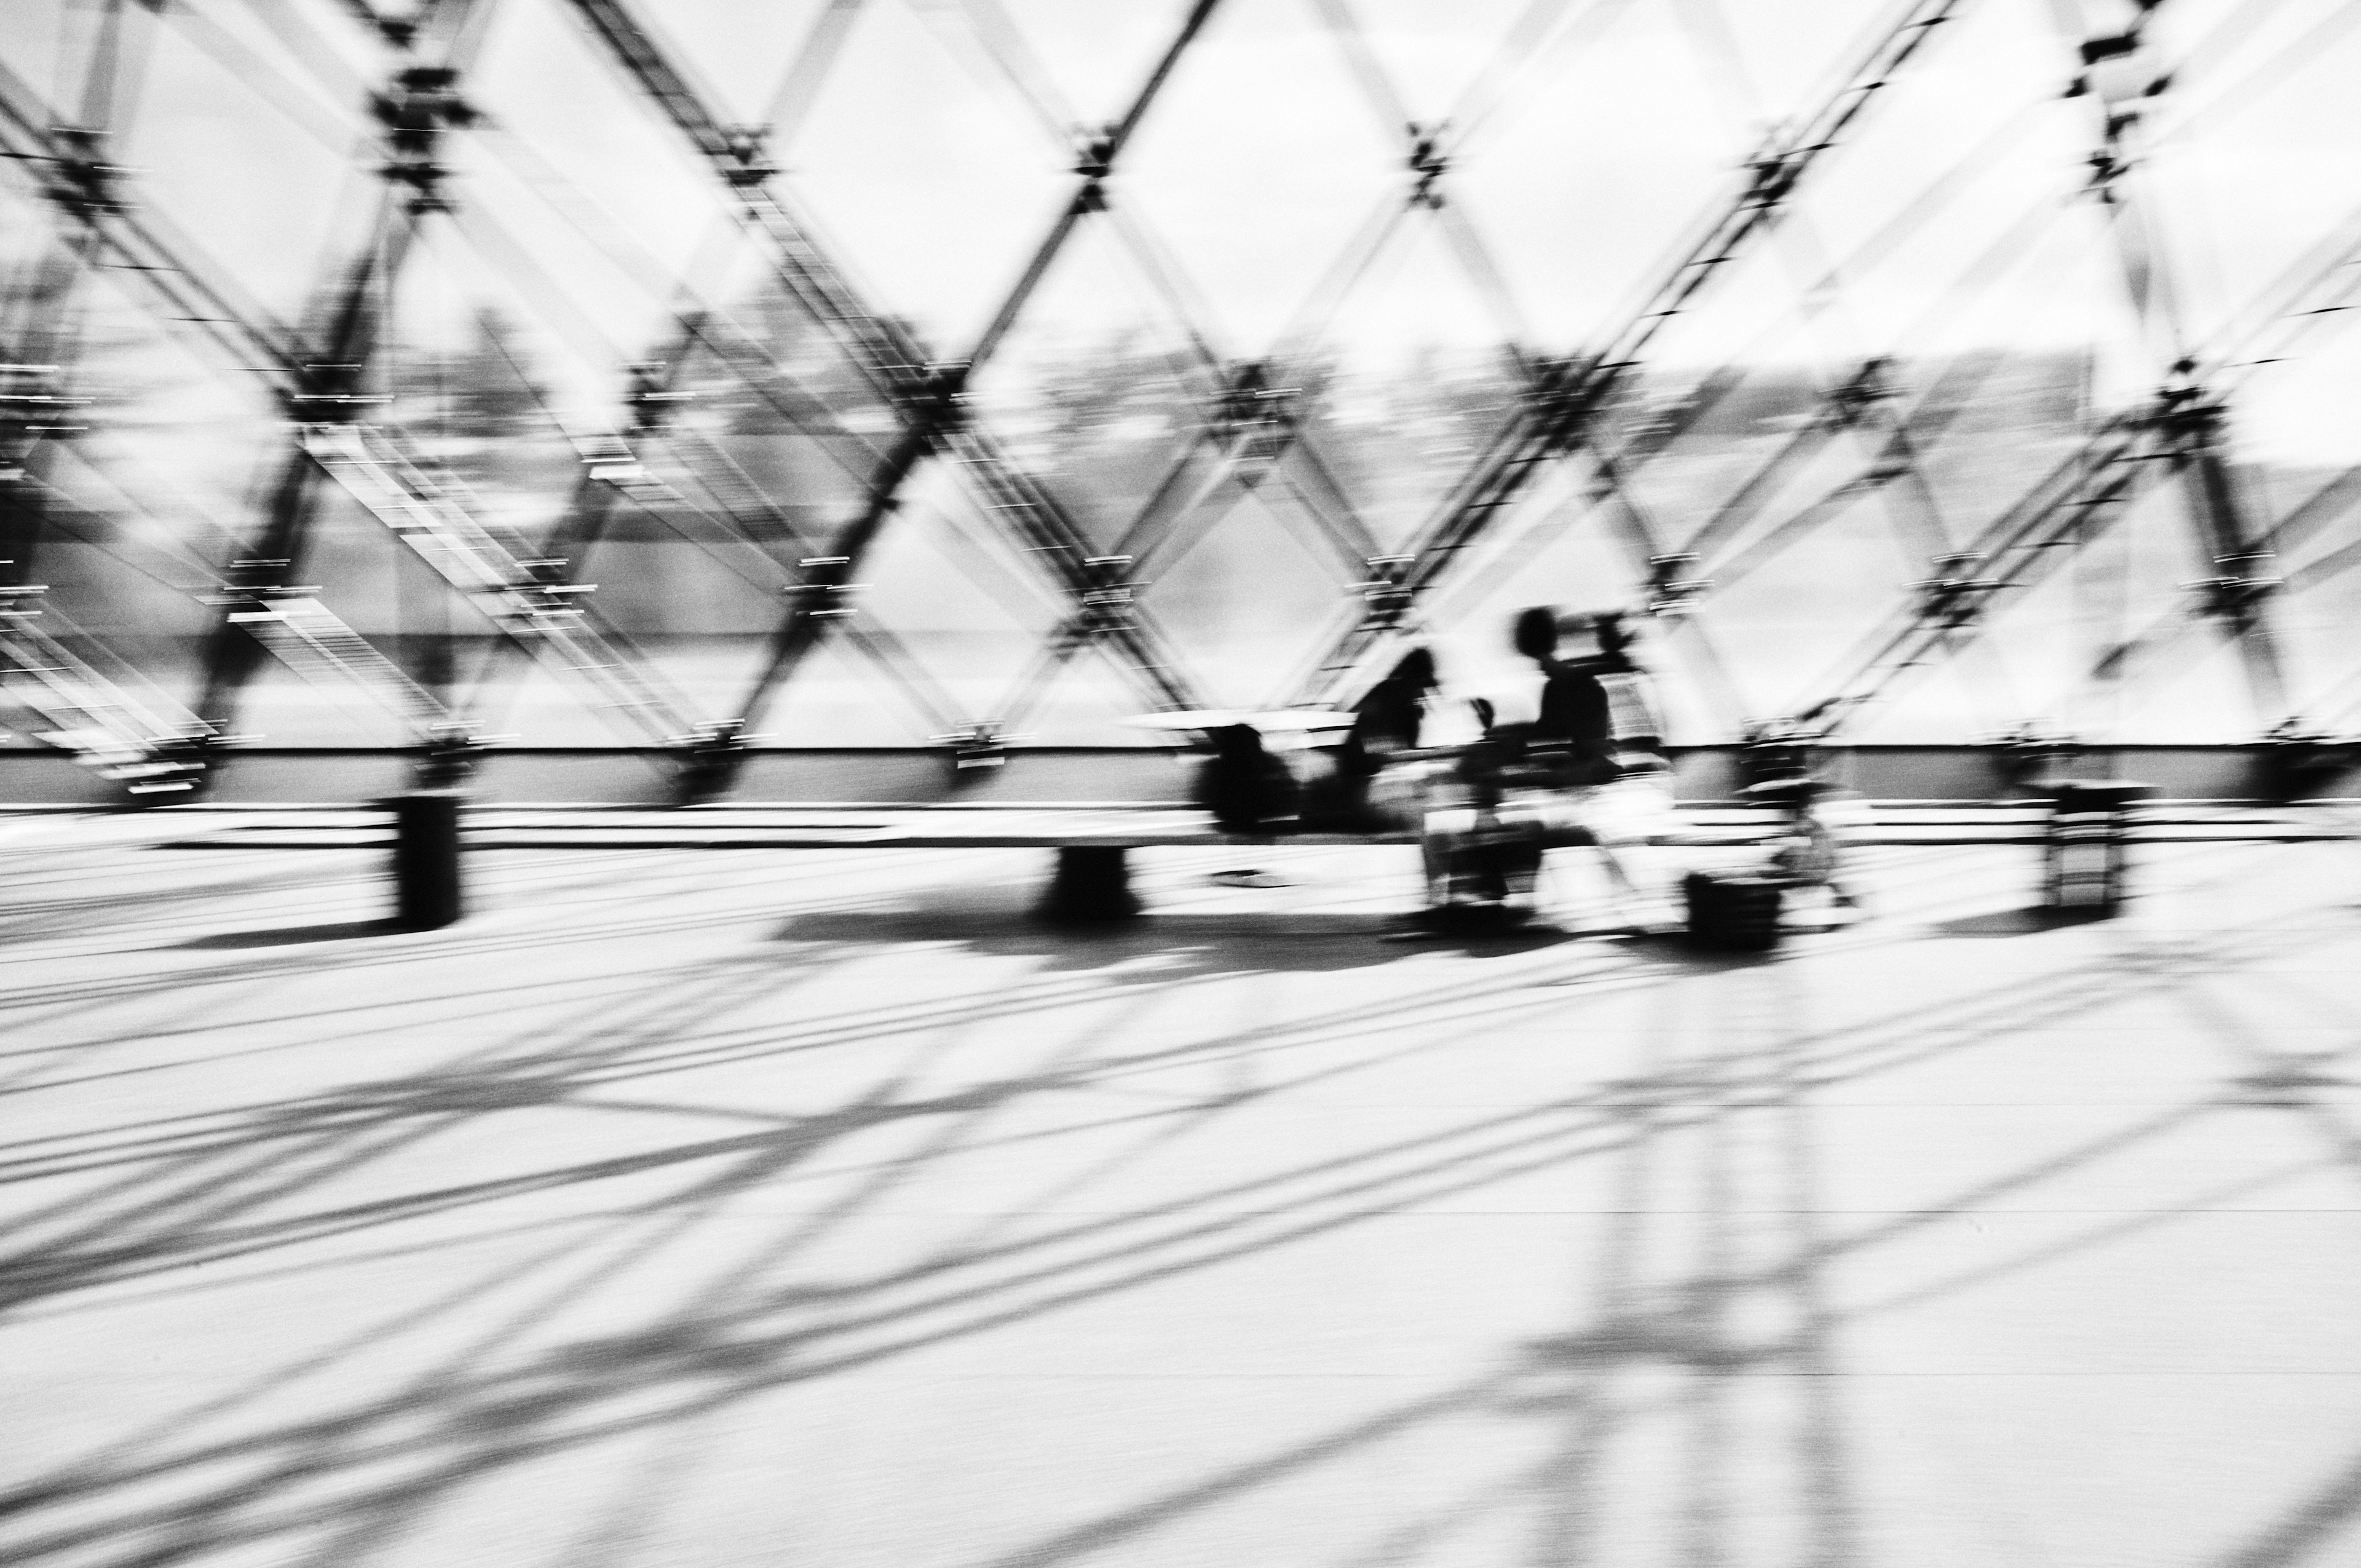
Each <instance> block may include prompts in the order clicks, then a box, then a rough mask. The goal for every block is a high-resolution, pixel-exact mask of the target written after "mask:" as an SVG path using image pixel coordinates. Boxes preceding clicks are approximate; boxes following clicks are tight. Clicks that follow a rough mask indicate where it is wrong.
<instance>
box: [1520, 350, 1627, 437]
mask: <svg viewBox="0 0 2361 1568" xmlns="http://www.w3.org/2000/svg"><path fill="white" fill-rule="evenodd" d="M1629 369H1631V366H1630V365H1629V364H1628V363H1625V364H1616V365H1609V364H1605V363H1602V362H1601V361H1599V360H1597V359H1590V358H1584V357H1572V358H1565V359H1544V360H1543V361H1541V362H1540V363H1538V364H1537V365H1536V366H1535V367H1533V377H1532V382H1531V383H1530V384H1529V385H1528V387H1527V389H1526V392H1525V400H1526V403H1527V406H1529V407H1530V408H1531V409H1532V412H1533V416H1534V418H1535V419H1536V420H1537V421H1538V422H1539V423H1540V424H1541V426H1542V429H1543V432H1544V433H1545V435H1546V448H1545V449H1546V450H1547V451H1548V452H1550V453H1552V454H1554V455H1563V454H1565V453H1566V452H1569V451H1571V450H1573V449H1574V447H1575V446H1576V445H1577V444H1580V442H1581V440H1582V437H1583V433H1584V432H1585V431H1586V430H1587V429H1588V428H1589V425H1590V421H1591V417H1592V416H1593V415H1594V414H1596V413H1597V412H1598V410H1599V409H1600V408H1601V407H1603V406H1604V405H1605V403H1606V401H1607V399H1608V396H1609V394H1610V393H1611V392H1613V391H1614V389H1615V386H1616V383H1617V382H1619V381H1620V380H1621V379H1622V378H1623V375H1624V373H1625V372H1626V371H1628V370H1629Z"/></svg>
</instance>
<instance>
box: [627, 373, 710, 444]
mask: <svg viewBox="0 0 2361 1568" xmlns="http://www.w3.org/2000/svg"><path fill="white" fill-rule="evenodd" d="M670 368H671V367H670V366H668V365H665V364H664V363H663V362H662V361H660V360H650V361H646V362H644V363H642V364H638V365H630V366H626V367H624V374H625V375H627V376H628V377H630V378H631V380H630V386H629V387H628V389H626V390H625V391H624V393H623V404H624V406H625V407H626V408H628V409H630V410H631V428H632V429H633V430H635V431H637V432H639V433H641V434H642V435H645V434H649V433H653V432H655V431H660V430H662V429H663V428H664V426H665V425H667V424H669V423H670V422H672V416H673V413H674V411H675V410H676V409H677V408H678V407H679V405H680V404H682V403H686V402H693V401H694V400H696V397H697V394H696V393H694V392H675V391H674V390H673V389H672V385H671V382H670V381H669V380H667V379H666V377H665V372H666V371H667V370H669V369H670Z"/></svg>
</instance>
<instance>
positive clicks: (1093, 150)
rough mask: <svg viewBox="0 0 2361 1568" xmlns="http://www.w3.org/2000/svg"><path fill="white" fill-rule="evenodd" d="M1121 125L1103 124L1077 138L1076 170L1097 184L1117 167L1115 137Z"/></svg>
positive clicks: (1075, 145) (1075, 149)
mask: <svg viewBox="0 0 2361 1568" xmlns="http://www.w3.org/2000/svg"><path fill="white" fill-rule="evenodd" d="M1118 128H1119V127H1117V126H1100V127H1099V128H1098V129H1096V130H1094V131H1088V132H1085V133H1083V134H1082V136H1080V137H1077V138H1076V140H1075V143H1074V172H1075V173H1077V174H1079V175H1081V176H1082V178H1083V179H1085V180H1087V181H1091V182H1092V183H1093V184H1096V183H1097V182H1098V181H1102V180H1104V179H1105V178H1106V177H1107V175H1108V174H1109V173H1111V172H1112V171H1113V170H1114V169H1115V133H1116V131H1117V129H1118Z"/></svg>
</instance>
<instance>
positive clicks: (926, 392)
mask: <svg viewBox="0 0 2361 1568" xmlns="http://www.w3.org/2000/svg"><path fill="white" fill-rule="evenodd" d="M970 368H971V367H970V366H969V364H968V362H967V361H966V360H964V359H950V360H943V361H940V362H939V363H936V364H932V365H927V366H921V367H917V378H916V384H915V385H911V386H908V387H906V389H904V390H903V391H902V393H901V395H900V400H901V403H902V408H903V411H904V412H905V413H906V414H907V415H908V416H909V417H910V419H911V420H912V422H914V423H915V424H916V425H917V428H918V429H919V430H920V431H922V432H924V433H925V434H926V437H927V440H928V443H929V444H934V445H940V444H941V443H942V441H943V439H944V438H945V437H946V436H948V435H950V433H952V432H954V431H957V430H960V429H961V428H962V427H964V426H965V425H966V423H967V421H968V406H967V378H968V371H969V370H970Z"/></svg>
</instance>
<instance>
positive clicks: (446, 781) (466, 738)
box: [412, 724, 486, 789]
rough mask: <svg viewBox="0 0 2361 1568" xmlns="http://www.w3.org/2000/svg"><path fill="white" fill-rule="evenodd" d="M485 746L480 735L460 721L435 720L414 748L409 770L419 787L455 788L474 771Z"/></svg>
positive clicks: (463, 782)
mask: <svg viewBox="0 0 2361 1568" xmlns="http://www.w3.org/2000/svg"><path fill="white" fill-rule="evenodd" d="M485 750H486V748H485V746H484V742H483V740H482V738H481V737H479V736H478V735H477V734H476V732H475V731H474V730H473V729H470V728H468V727H467V725H464V724H437V725H435V726H434V727H433V728H432V729H429V730H428V731H427V733H426V739H425V740H424V741H423V742H422V743H421V744H420V746H419V748H418V765H417V767H416V769H415V770H414V771H413V773H412V780H413V783H414V784H415V787H417V788H419V789H457V788H459V787H460V786H461V785H463V784H466V783H467V780H468V779H470V778H471V777H473V776H474V775H475V772H476V765H477V764H478V762H481V761H482V759H483V756H484V752H485Z"/></svg>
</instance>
